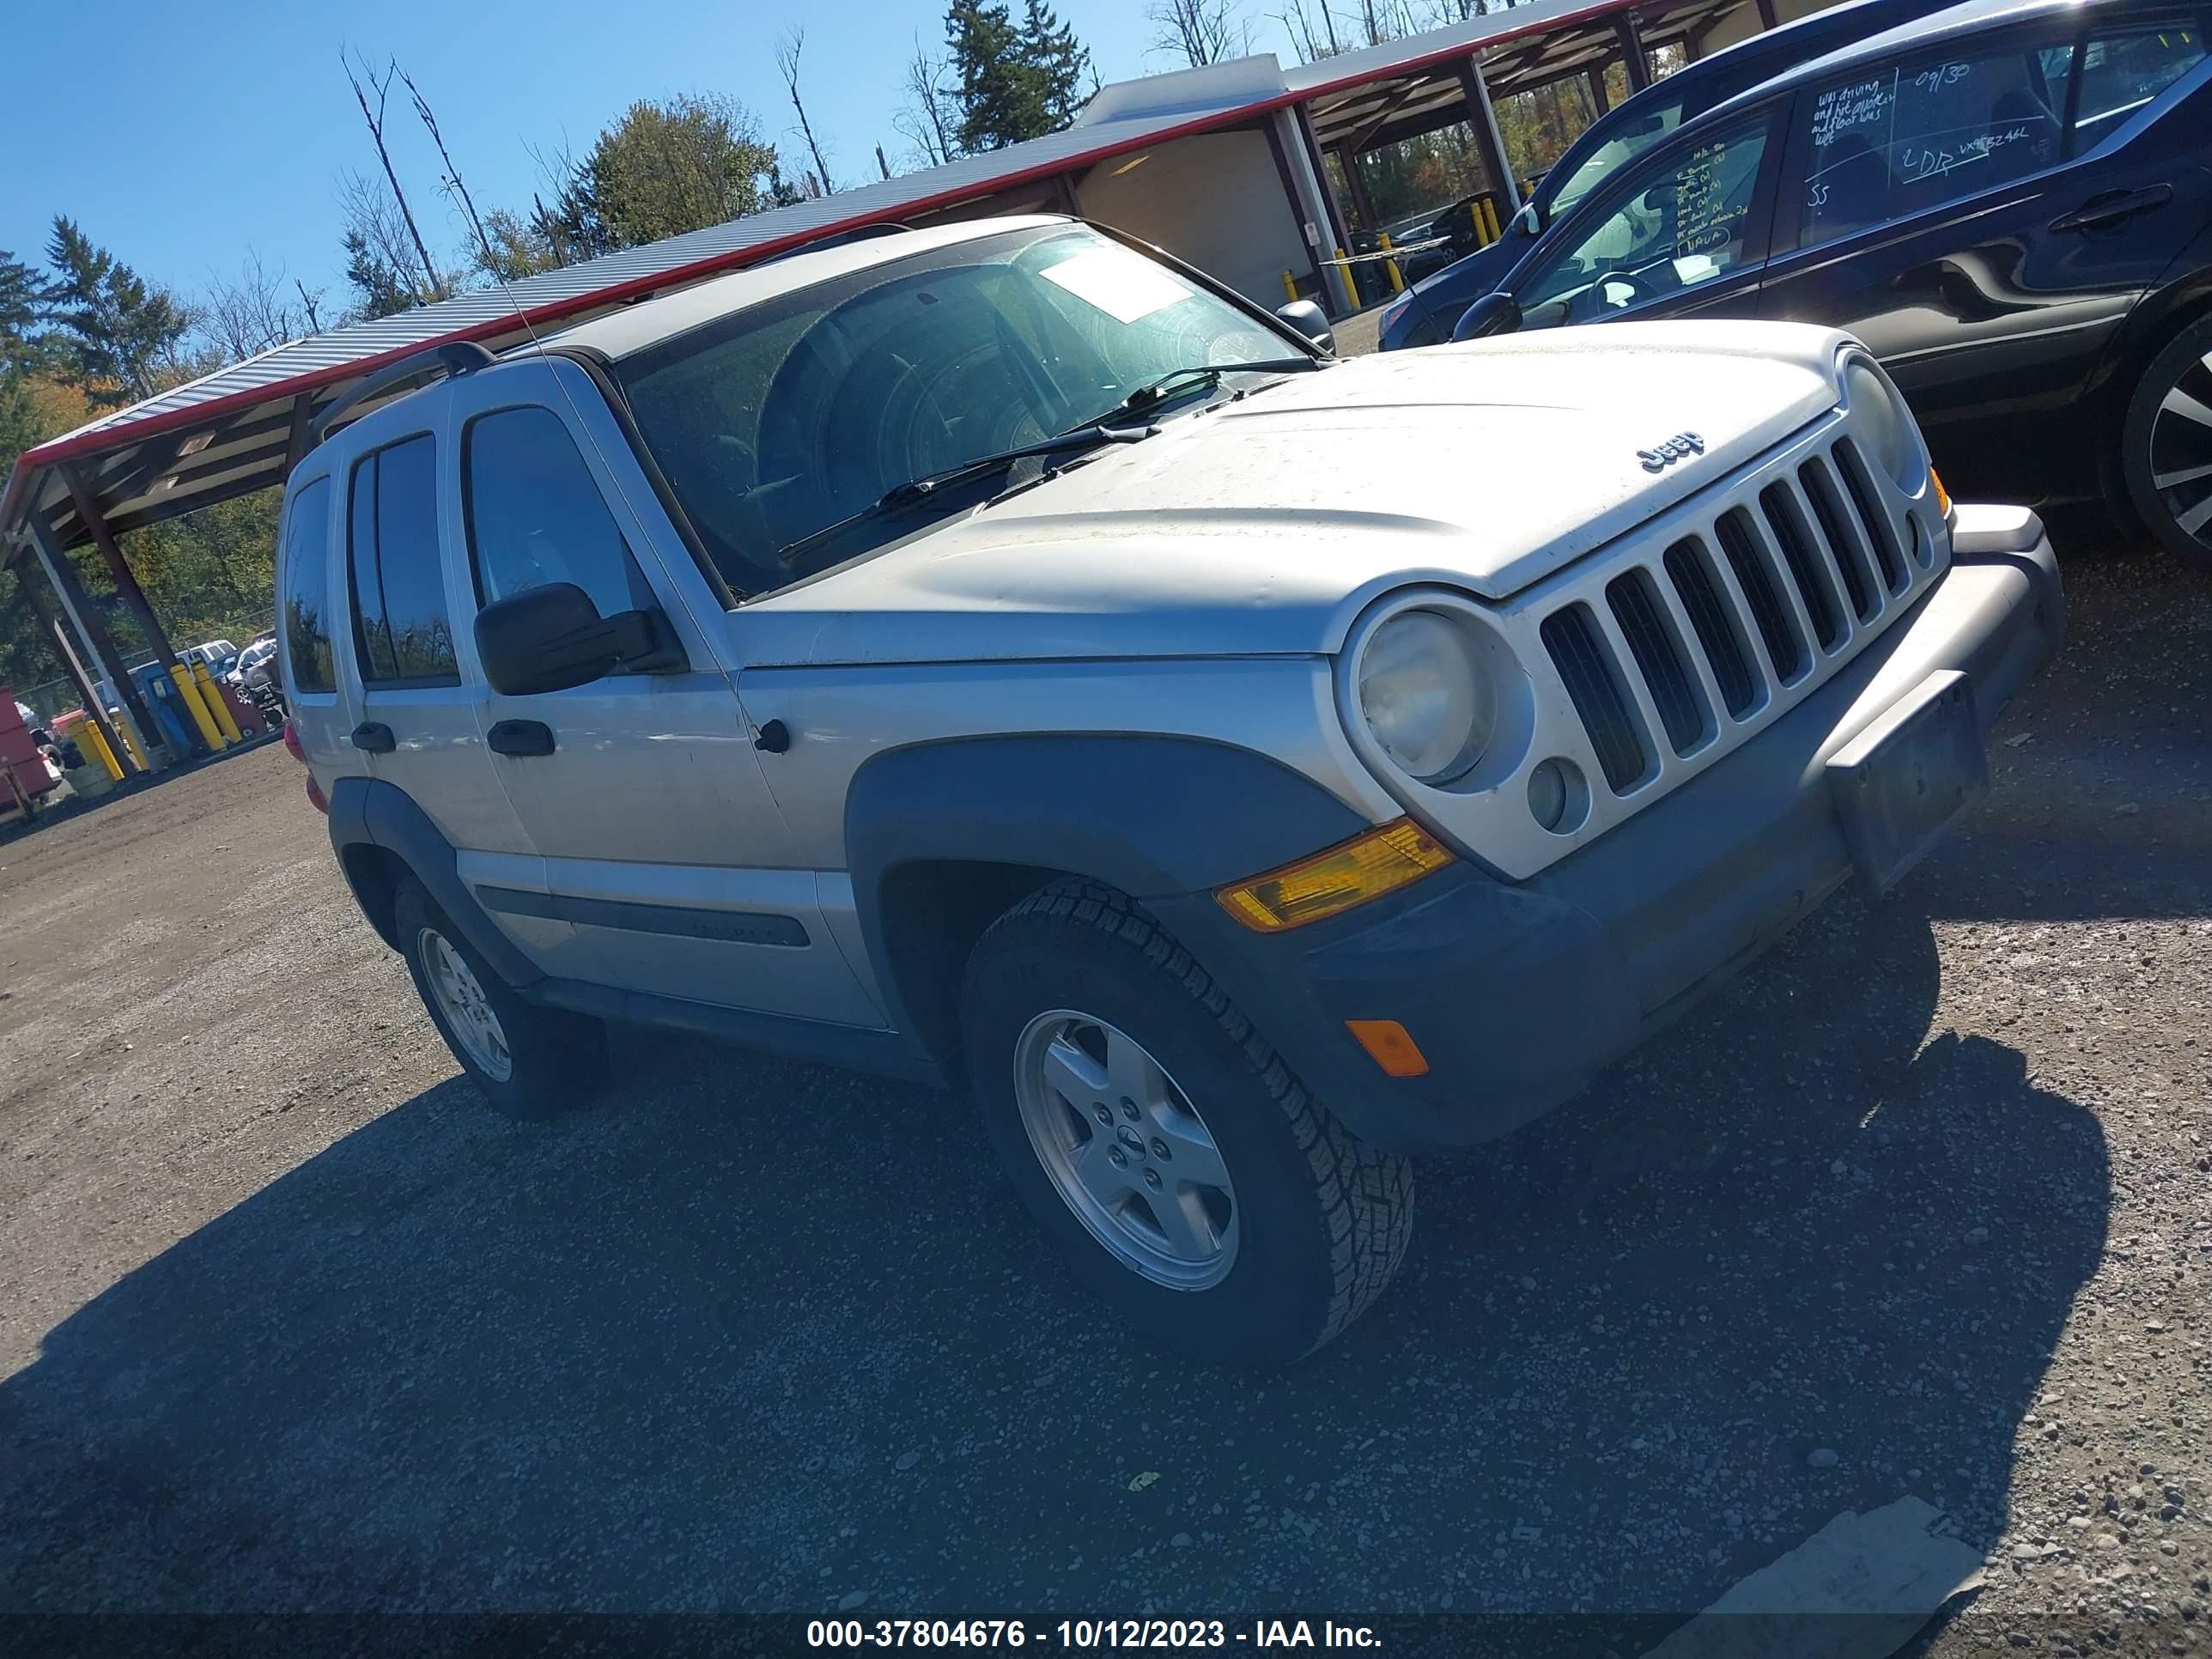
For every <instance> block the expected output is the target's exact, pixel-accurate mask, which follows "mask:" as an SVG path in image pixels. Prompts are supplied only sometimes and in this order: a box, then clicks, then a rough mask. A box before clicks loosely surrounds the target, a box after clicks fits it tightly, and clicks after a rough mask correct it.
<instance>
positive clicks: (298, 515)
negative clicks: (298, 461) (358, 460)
mask: <svg viewBox="0 0 2212 1659" xmlns="http://www.w3.org/2000/svg"><path fill="white" fill-rule="evenodd" d="M330 524H331V481H330V480H329V479H328V478H318V479H316V480H315V481H314V482H313V483H311V484H308V485H307V487H306V488H305V489H301V491H300V492H299V494H297V495H295V496H293V497H292V512H291V516H290V517H289V518H288V519H286V520H285V521H284V614H283V627H284V645H285V649H286V652H287V653H289V656H290V657H291V659H292V690H294V691H295V692H302V691H335V690H337V684H338V677H337V669H336V668H335V667H334V666H333V665H332V664H331V558H330V552H331V542H330V533H331V532H330Z"/></svg>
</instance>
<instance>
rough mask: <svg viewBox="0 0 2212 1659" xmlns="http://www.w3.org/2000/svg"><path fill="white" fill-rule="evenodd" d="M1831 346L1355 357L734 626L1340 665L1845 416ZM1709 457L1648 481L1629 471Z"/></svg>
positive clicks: (1724, 342)
mask: <svg viewBox="0 0 2212 1659" xmlns="http://www.w3.org/2000/svg"><path fill="white" fill-rule="evenodd" d="M1843 341H1844V336H1842V335H1840V334H1838V333H1836V332H1834V331H1830V330H1825V329H1817V328H1811V327H1804V326H1799V325H1792V324H1748V323H1746V324H1729V325H1725V326H1723V325H1715V324H1711V323H1687V324H1683V323H1676V324H1666V323H1654V324H1606V325H1598V326H1595V327H1588V328H1577V329H1571V330H1561V331H1556V332H1552V333H1546V334H1541V335H1536V336H1532V337H1527V338H1516V337H1506V338H1504V339H1502V340H1496V339H1493V340H1486V341H1476V342H1471V343H1468V344H1466V345H1461V346H1439V347H1435V348H1432V349H1427V350H1423V351H1411V352H1394V353H1390V354H1388V355H1385V356H1370V357H1363V358H1358V359H1354V360H1352V361H1351V362H1346V363H1343V364H1340V365H1339V366H1338V367H1335V368H1329V369H1327V370H1325V371H1323V372H1322V373H1319V374H1310V375H1303V374H1302V375H1297V376H1295V377H1293V378H1292V379H1291V380H1286V381H1285V382H1284V383H1283V384H1281V385H1279V386H1275V387H1273V388H1272V389H1270V390H1268V391H1267V392H1260V393H1257V394H1255V395H1254V396H1252V397H1249V398H1246V399H1244V400H1243V402H1241V403H1236V404H1225V405H1223V406H1222V407H1220V408H1218V409H1215V410H1211V411H1208V412H1206V413H1202V414H1195V415H1188V416H1180V417H1170V419H1169V420H1168V421H1166V422H1164V424H1163V426H1162V428H1161V430H1160V432H1159V433H1158V435H1156V436H1154V437H1152V438H1148V439H1146V441H1143V442H1142V443H1138V444H1133V445H1129V446H1127V447H1120V448H1115V449H1109V450H1106V451H1103V452H1102V453H1098V454H1097V456H1096V458H1095V459H1089V460H1087V461H1086V462H1085V464H1083V465H1079V466H1075V467H1073V468H1072V469H1071V470H1070V471H1067V472H1066V473H1065V474H1064V475H1062V476H1061V477H1058V478H1055V479H1054V480H1052V481H1051V482H1049V483H1042V484H1039V485H1036V486H1035V487H1033V488H1031V489H1027V490H1025V491H1024V492H1022V493H1021V494H1019V495H1015V496H1013V497H1012V498H1010V499H1009V500H1007V501H1002V502H1000V504H999V505H997V506H995V507H986V508H980V509H977V510H976V511H975V512H972V513H968V514H966V515H964V516H963V517H959V518H956V519H953V520H947V521H943V522H940V523H939V524H937V525H934V526H931V527H929V528H928V529H927V530H925V531H923V532H920V533H917V534H916V535H914V536H912V537H909V538H907V539H906V540H905V541H903V542H902V543H899V544H896V545H894V546H891V547H890V548H887V549H884V550H882V551H880V552H878V553H876V554H874V555H873V556H869V557H866V558H864V559H861V560H860V561H857V562H854V563H853V564H851V565H848V566H845V567H842V568H839V569H836V570H834V571H831V572H829V573H828V574H824V575H823V576H820V577H817V578H815V579H813V580H810V581H806V582H804V583H801V584H799V585H798V586H794V587H791V588H787V589H785V590H783V591H781V592H778V593H775V594H771V595H769V597H767V598H766V599H759V600H756V601H754V602H752V603H750V604H748V605H744V606H743V607H742V608H741V609H740V610H738V611H736V612H733V613H732V617H731V623H732V628H733V629H738V630H741V632H742V635H743V638H742V640H741V641H739V646H740V649H739V653H738V654H739V656H740V658H741V659H743V660H744V661H747V662H750V663H753V664H755V665H763V666H765V665H769V664H795V663H810V662H811V663H829V662H957V661H968V660H977V659H983V660H990V659H1010V658H1031V659H1035V658H1069V657H1127V656H1237V655H1269V654H1285V653H1314V652H1325V651H1332V650H1334V649H1335V648H1336V647H1337V646H1338V645H1339V644H1340V643H1341V641H1342V640H1343V638H1344V635H1345V633H1346V630H1347V629H1349V628H1350V626H1351V623H1352V620H1353V618H1354V617H1356V616H1357V615H1358V612H1359V611H1360V610H1361V609H1362V608H1363V607H1364V605H1365V604H1366V603H1367V601H1368V600H1369V599H1372V598H1373V597H1374V596H1375V595H1376V593H1378V592H1382V591H1383V590H1384V589H1386V588H1389V587H1393V586H1399V585H1401V584H1404V583H1409V582H1438V583H1444V584H1448V585H1450V586H1457V587H1461V588H1464V589H1466V590H1468V591H1469V592H1473V593H1474V594H1476V595H1478V596H1480V597H1481V598H1484V599H1507V598H1510V596H1511V595H1513V594H1514V593H1516V592H1519V591H1520V590H1521V589H1522V588H1524V587H1527V586H1529V585H1530V584H1531V583H1533V582H1536V581H1539V580H1542V579H1543V578H1545V577H1547V576H1549V575H1551V574H1553V573H1554V572H1556V571H1559V570H1560V569H1562V568H1565V567H1566V566H1567V565H1570V564H1571V563H1573V562H1575V561H1576V560H1577V559H1579V558H1582V557H1583V556H1584V555H1586V554H1588V553H1589V552H1591V551H1593V550H1595V549H1597V548H1600V547H1602V546H1604V545H1605V544H1607V543H1609V542H1612V541H1613V540H1615V539H1616V538H1619V537H1620V536H1623V535H1625V534H1626V533H1627V532H1630V531H1632V530H1633V529H1634V528H1635V527H1636V526H1638V524H1640V523H1642V522H1643V521H1644V520H1646V519H1649V518H1650V517H1651V516H1653V515H1654V514H1656V513H1661V512H1663V511H1665V510H1666V509H1667V508H1668V507H1671V506H1673V505H1674V503H1675V502H1677V501H1680V500H1681V499H1683V498H1684V497H1685V496H1686V495H1691V494H1692V493H1693V492H1695V491H1697V490H1699V489H1703V488H1704V487H1705V486H1706V485H1707V484H1710V483H1713V482H1714V481H1715V480H1717V479H1718V478H1720V477H1723V476H1724V475H1725V474H1727V473H1728V472H1729V471H1732V470H1734V469H1735V467H1737V466H1739V465H1742V464H1743V463H1744V462H1746V461H1747V460H1750V459H1752V458H1753V457H1754V456H1756V455H1758V454H1759V453H1761V452H1762V451H1764V450H1765V449H1767V448H1768V447H1771V446H1772V445H1773V444H1775V443H1777V442H1778V441H1781V440H1782V439H1784V438H1785V437H1787V436H1789V435H1790V434H1791V433H1793V432H1796V431H1797V430H1798V429H1799V428H1802V427H1803V426H1804V425H1805V424H1806V423H1807V422H1809V421H1811V420H1813V419H1814V418H1815V417H1817V416H1819V415H1820V414H1821V413H1822V412H1823V411H1824V410H1827V409H1829V408H1831V407H1832V406H1833V405H1834V404H1835V402H1836V398H1837V392H1836V380H1835V368H1834V364H1835V354H1836V351H1837V349H1838V347H1839V346H1840V345H1841V344H1842V343H1843ZM1681 433H1695V434H1696V435H1698V437H1699V439H1700V440H1701V441H1702V442H1703V444H1704V452H1703V453H1701V454H1691V455H1687V456H1686V457H1684V458H1683V459H1679V460H1677V461H1674V463H1672V464H1670V465H1666V466H1664V467H1663V468H1662V469H1661V470H1660V471H1656V472H1653V471H1649V470H1647V469H1646V467H1645V466H1644V462H1643V460H1642V459H1641V458H1640V456H1639V454H1638V452H1639V451H1647V450H1650V449H1652V448H1654V447H1656V446H1659V445H1662V444H1664V443H1665V442H1667V441H1668V440H1669V439H1671V438H1673V437H1674V436H1675V435H1678V434H1681Z"/></svg>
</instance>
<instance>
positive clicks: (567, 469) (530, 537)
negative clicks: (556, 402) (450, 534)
mask: <svg viewBox="0 0 2212 1659" xmlns="http://www.w3.org/2000/svg"><path fill="white" fill-rule="evenodd" d="M461 498H462V500H463V501H465V503H466V507H465V512H466V516H467V519H468V526H469V559H470V562H471V565H472V566H473V567H474V568H475V571H476V583H477V602H478V603H479V604H483V605H489V604H490V603H491V602H492V601H493V600H495V599H507V598H510V597H512V596H513V595H514V594H516V593H520V592H522V591H523V590H524V589H525V588H530V587H540V586H544V584H546V583H548V582H574V584H575V585H576V586H579V587H580V588H582V589H583V590H584V592H586V593H588V594H590V595H591V596H592V604H593V605H597V606H598V607H599V614H600V615H601V616H602V617H611V616H614V615H617V613H618V612H621V611H638V610H643V609H646V608H647V607H648V606H650V605H652V604H653V595H652V592H651V591H650V590H649V589H648V588H647V586H646V585H645V578H644V576H643V575H642V574H641V573H640V572H639V570H638V568H637V562H636V561H635V559H633V558H632V557H631V556H630V551H629V544H628V543H627V542H625V541H624V540H623V534H622V532H621V531H620V530H619V529H617V527H616V525H615V521H614V515H613V514H611V513H609V512H608V511H607V504H606V502H605V500H603V499H602V498H601V496H600V495H599V484H598V483H597V482H596V481H595V480H594V479H593V478H592V473H591V469H590V468H589V467H587V466H586V465H585V464H584V458H583V456H582V454H581V453H579V451H578V450H577V448H576V444H575V441H574V439H573V438H571V437H570V436H569V435H568V428H567V427H565V426H563V425H562V423H561V418H560V416H557V415H556V414H554V413H553V411H552V410H549V409H537V408H520V409H502V410H497V411H495V413H493V414H489V415H480V416H477V418H476V419H475V420H473V421H471V422H469V426H468V431H467V433H466V434H465V435H464V436H463V438H462V440H461Z"/></svg>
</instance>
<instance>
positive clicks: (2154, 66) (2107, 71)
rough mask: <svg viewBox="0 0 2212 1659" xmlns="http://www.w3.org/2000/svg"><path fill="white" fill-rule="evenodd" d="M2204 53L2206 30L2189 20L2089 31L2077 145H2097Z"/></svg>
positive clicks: (2084, 52)
mask: <svg viewBox="0 0 2212 1659" xmlns="http://www.w3.org/2000/svg"><path fill="white" fill-rule="evenodd" d="M2203 57H2204V35H2203V31H2202V30H2200V29H2198V28H2197V27H2196V26H2195V25H2193V24H2190V23H2168V24H2165V25H2163V26H2155V25H2154V26H2149V27H2142V28H2137V29H2129V30H2126V31H2124V32H2123V31H2115V32H2113V33H2107V34H2093V35H2091V36H2090V37H2089V39H2088V40H2087V42H2086V43H2084V45H2083V46H2082V48H2081V68H2080V70H2079V74H2080V76H2081V96H2080V100H2079V101H2078V102H2077V103H2076V104H2075V116H2074V131H2075V133H2076V134H2077V135H2078V137H2076V139H2075V149H2076V150H2082V149H2087V148H2088V147H2089V146H2090V145H2092V144H2093V143H2097V142H2098V141H2099V140H2100V139H2101V138H2102V137H2104V136H2105V135H2106V133H2108V132H2110V131H2112V130H2113V129H2114V128H2115V127H2117V126H2118V125H2120V124H2121V123H2122V122H2123V121H2124V120H2126V119H2127V118H2128V117H2129V116H2130V115H2132V114H2134V113H2135V112H2136V111H2137V110H2139V109H2141V108H2142V106H2144V105H2145V104H2148V102H2150V100H2152V99H2154V98H2155V97H2157V96H2158V95H2159V94H2160V93H2161V92H2164V91H2165V90H2166V88H2168V87H2170V86H2172V84H2173V83H2174V82H2176V81H2179V79H2180V78H2181V77H2182V76H2185V75H2186V74H2188V73H2189V71H2190V70H2192V69H2195V68H2196V67H2197V64H2199V63H2201V62H2202V61H2203Z"/></svg>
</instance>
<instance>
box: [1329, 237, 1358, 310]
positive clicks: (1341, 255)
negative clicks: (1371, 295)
mask: <svg viewBox="0 0 2212 1659" xmlns="http://www.w3.org/2000/svg"><path fill="white" fill-rule="evenodd" d="M1329 269H1330V270H1334V272H1335V273H1336V282H1337V286H1338V287H1339V288H1340V289H1343V290H1344V308H1345V309H1346V311H1357V310H1358V309H1359V285H1358V283H1355V282H1353V281H1352V264H1351V260H1350V256H1349V255H1347V254H1346V252H1345V251H1344V250H1343V249H1342V248H1339V249H1337V251H1336V263H1335V264H1333V265H1331V266H1330V267H1329Z"/></svg>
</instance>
